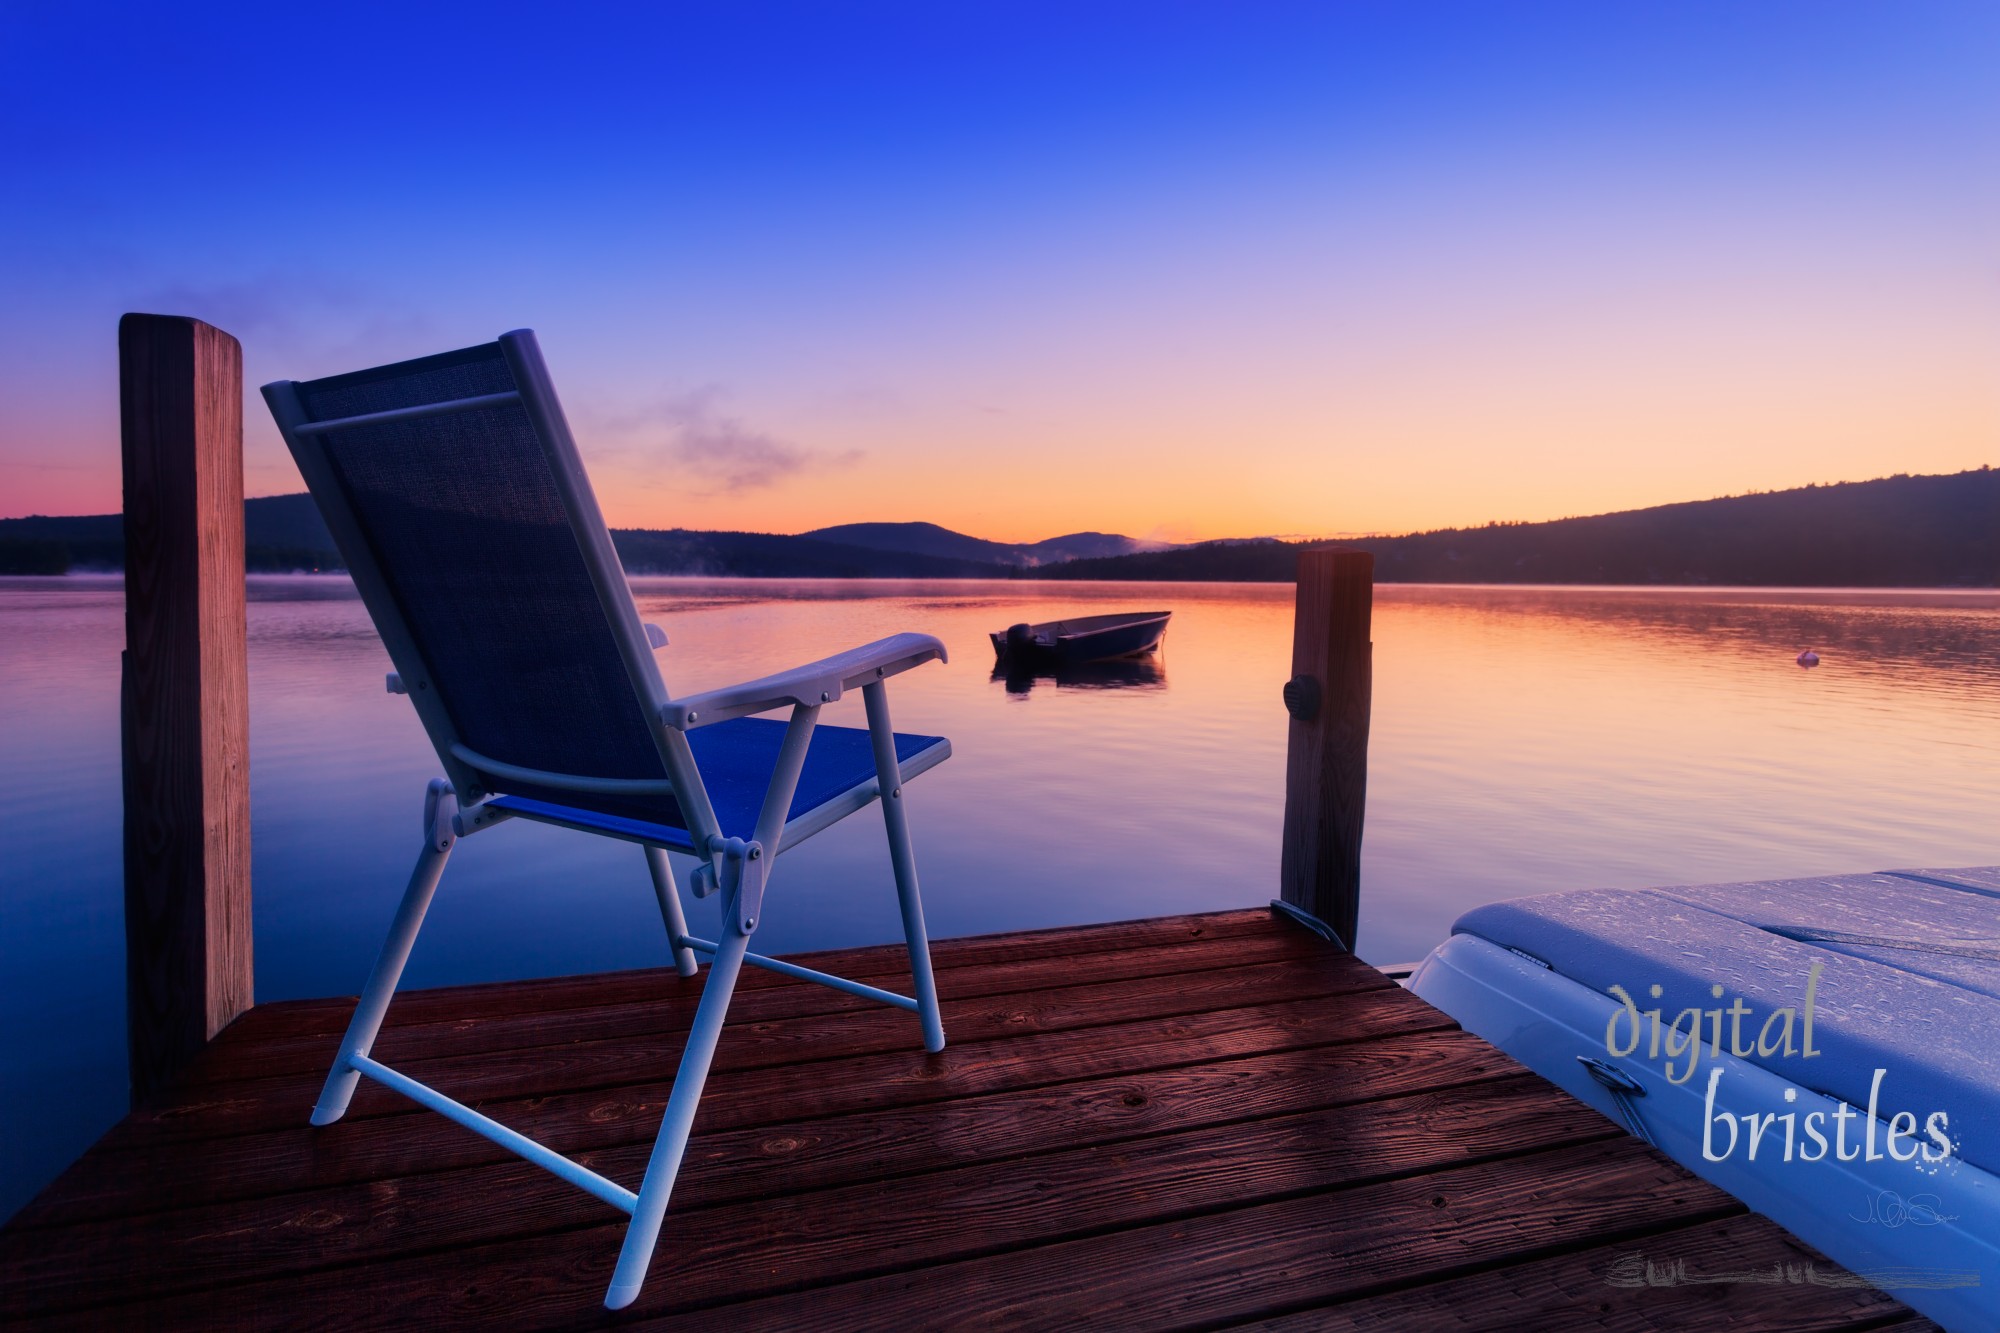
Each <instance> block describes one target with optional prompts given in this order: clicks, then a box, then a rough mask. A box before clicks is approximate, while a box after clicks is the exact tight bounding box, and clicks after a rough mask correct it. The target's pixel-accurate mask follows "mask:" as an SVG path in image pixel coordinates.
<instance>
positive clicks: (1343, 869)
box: [1279, 551, 1375, 949]
mask: <svg viewBox="0 0 2000 1333" xmlns="http://www.w3.org/2000/svg"><path fill="white" fill-rule="evenodd" d="M1374 597H1375V557H1374V556H1372V555H1370V554H1369V553H1368V552H1366V551H1306V552H1303V553H1302V554H1301V555H1300V556H1299V576H1298V603H1297V610H1296V611H1295V612H1294V616H1293V621H1292V679H1291V680H1290V681H1289V682H1288V683H1287V684H1286V686H1285V708H1286V711H1287V712H1289V713H1290V714H1291V718H1292V724H1291V739H1290V743H1289V745H1288V746H1287V749H1286V755H1285V826H1284V828H1285V831H1284V846H1283V851H1282V853H1281V860H1280V868H1279V881H1280V885H1281V889H1280V894H1279V896H1280V898H1281V899H1282V900H1283V901H1284V902H1287V903H1290V904H1291V905H1292V906H1294V907H1297V908H1299V909H1301V910H1303V911H1306V912H1309V913H1311V914H1312V915H1313V916H1315V917H1317V918H1319V919H1320V920H1321V921H1322V922H1324V923H1326V924H1327V925H1329V926H1331V927H1333V929H1334V931H1335V933H1336V934H1338V935H1339V936H1340V942H1341V944H1343V945H1344V946H1345V947H1347V948H1349V949H1352V948H1353V947H1354V932H1355V925H1356V922H1357V919H1358V917H1359V915H1360V909H1361V821H1362V813H1363V810H1364V808H1365V807H1366V805H1367V796H1368V709H1369V699H1370V693H1371V689H1372V656H1373V648H1374V645H1373V644H1372V643H1370V642H1369V638H1368V635H1369V613H1370V611H1371V610H1372V608H1373V603H1374Z"/></svg>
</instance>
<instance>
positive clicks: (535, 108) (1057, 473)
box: [0, 0, 2000, 541]
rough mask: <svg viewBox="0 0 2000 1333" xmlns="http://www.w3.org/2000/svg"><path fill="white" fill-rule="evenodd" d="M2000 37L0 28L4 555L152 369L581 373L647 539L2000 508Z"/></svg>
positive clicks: (157, 22)
mask: <svg viewBox="0 0 2000 1333" xmlns="http://www.w3.org/2000/svg"><path fill="white" fill-rule="evenodd" d="M1996 68H2000V6H1995V5H1993V4H1991V3H1990V0H1964V2H1963V3H1941V2H1939V0H1894V2H1893V3H1892V2H1890V0H1877V2H1876V3H1866V4H1858V3H1847V2H1845V0H1811V2H1810V3H1780V2H1775V0H1774V2H1770V3H1763V2H1759V0H1727V2H1726V3H1706V2H1705V0H1674V2H1673V3H1652V2H1650V0H1631V2H1629V3H1625V2H1621V3H1618V4H1605V3H1602V0H1590V2H1588V3H1544V2H1542V0H1518V2H1517V3H1510V4H1505V5H1500V4H1492V3H1437V2H1435V0H1395V2H1393V3H1388V2H1385V3H1336V2H1335V0H1320V2H1319V3H1314V4H1303V5H1283V4H1261V3H1243V4H1220V3H1217V4H1207V5H1198V4H1181V3H1162V2H1161V0H1153V2H1152V3H1145V4H1129V5H1127V4H1110V3H1105V4H1091V3H1086V4H1078V3H1075V2H1074V0H1071V2H1070V3H1066V4H1060V5H1040V4H1032V3H1011V4H1004V5H1003V4H989V3H977V2H969V3H951V4H936V3H930V4H869V3H853V4H842V5H827V4H802V5H777V4H763V3H756V0H746V2H745V3H734V4H700V5H696V4H671V3H662V4H652V5H645V6H633V7H619V6H614V5H597V6H589V5H577V6H547V5H542V6H533V7H516V6H510V5H508V4H505V3H488V4H481V5H478V6H453V5H449V4H436V5H431V4H409V3H402V4H396V5H379V6H377V5H367V4H342V5H338V6H315V5H312V4H306V3H293V4H284V5H275V4H264V5H259V6H254V7H252V6H235V5H230V4H223V3H215V4H204V5H200V6H164V5H159V4H157V3H151V2H149V3H147V4H144V5H137V4H128V5H93V4H89V3H78V2H72V3H46V2H44V0H13V3H10V4H9V5H8V7H7V11H6V15H5V17H4V18H0V167H4V176H0V180H4V181H5V182H6V193H5V198H4V202H0V364H4V366H5V367H6V369H5V371H4V374H3V375H0V379H3V380H4V392H0V517H7V516H17V515H21V514H29V513H105V512H112V511H115V510H116V509H117V508H118V507H119V469H118V439H117V430H118V412H117V393H116V382H117V355H116V326H117V319H118V316H119V315H120V314H121V313H123V312H124V311H128V310H144V311H152V312H155V313H167V314H185V315H194V316H198V317H200V318H202V319H206V320H208V321H210V322H211V323H214V324H216V325H218V326H219V327H221V328H223V329H226V330H227V331H229V332H230V333H233V334H235V335H236V336H237V337H238V338H240V339H241V340H242V343H243V347H244V373H245V383H246V390H247V397H246V403H245V412H244V421H245V440H244V444H245V455H244V466H245V482H246V488H247V490H248V492H249V493H250V494H253V495H256V494H276V493H282V492H286V491H294V490H299V489H302V487H301V484H300V482H299V480H298V476H297V473H296V471H295V470H294V469H293V468H292V466H291V463H290V461H289V458H288V457H287V455H286V453H285V450H284V447H283V444H282V442H281V441H280V440H279V439H278V436H277V433H276V431H275V429H273V427H272V426H271V424H270V421H269V417H268V414H267V413H266V412H265V410H264V407H263V404H262V401H261V399H259V398H258V396H257V394H256V386H257V385H258V384H261V383H263V382H265V381H268V380H273V379H280V378H284V379H309V378H313V377H316V376H320V375H326V374H333V373H337V372H341V371H346V370H353V369H357V368H360V367H363V366H368V365H375V364H379V363H382V362H387V361H393V360H400V359H403V358H406V357H413V356H420V355H425V354H428V353H432V352H437V351H443V350H446V349H449V348H454V347H461V346H467V345H470V344H474V343H480V342H486V341H490V340H491V339H492V338H493V337H495V336H496V335H498V334H499V333H501V332H503V331H505V330H507V329H511V328H517V327H530V328H533V329H535V330H536V331H537V332H538V334H539V336H540V339H541V343H542V347H543V350H544V352H545V354H546V356H547V358H548V360H549V363H550V365H551V368H552V370H553V372H554V374H555V378H556V383H557V386H558V389H559V391H560V393H561V394H562V397H563V402H564V406H565V409H566V411H567V413H568V415H569V417H570V420H571V423H572V425H573V427H574V429H575V433H576V435H577V436H578V439H579V441H580V443H581V445H582V448H583V451H584V456H585V459H586V461H587V462H588V464H589V466H590V468H591V472H592V476H593V479H594V481H595V485H596V488H597V491H598V495H599V498H600V501H601V502H602V505H603V507H604V509H605V511H606V515H607V517H608V518H609V519H610V520H611V522H612V523H613V524H614V525H617V526H646V527H690V528H727V529H744V530H752V531H766V532H799V531H805V530H809V529H812V528H816V527H820V526H824V525H830V524H836V523H848V522H862V521H900V520H918V519H921V520H928V521H932V522H936V523H941V524H943V525H945V526H947V527H950V528H955V529H958V530H960V531H966V532H971V533H974V534H976V535H979V536H984V537H990V538H995V539H999V540H1013V541H1020V540H1029V541H1032V540H1036V539H1039V538H1043V537H1048V536H1052V535H1055V534H1058V533H1066V532H1071V531H1076V530H1083V529H1096V530H1102V531H1116V532H1124V533H1128V534H1131V535H1134V536H1143V537H1156V538H1163V539H1167V540H1180V541H1186V540H1200V539H1206V538H1215V537H1229V536H1250V535H1286V536H1331V535H1336V534H1350V533H1363V532H1402V531H1410V530H1416V529H1426V528H1436V527H1443V526H1456V525H1464V524H1477V523H1485V522H1488V521H1491V520H1502V521H1515V520H1537V519H1545V518H1555V517H1562V516H1566V515H1573V514H1585V513H1598V512H1605V511H1610V510H1616V509H1629V508H1635V507H1641V506H1645V505H1652V504H1660V503H1667V502H1672V501H1676V500H1688V499H1706V498H1709V497H1711V496H1716V495H1725V494H1739V493H1742V492H1745V491H1750V490H1769V489H1779V488H1784V487H1789V486H1796V485H1803V484H1806V483H1808V482H1830V481H1839V480H1859V479H1865V478H1869V477H1876V476H1883V475H1888V474H1891V473H1897V472H1950V471H1958V470H1961V469H1964V468H1969V467H1978V466H1980V465H1982V464H1989V463H2000V79H1996V78H1995V77H1993V71H1994V70H1995V69H1996Z"/></svg>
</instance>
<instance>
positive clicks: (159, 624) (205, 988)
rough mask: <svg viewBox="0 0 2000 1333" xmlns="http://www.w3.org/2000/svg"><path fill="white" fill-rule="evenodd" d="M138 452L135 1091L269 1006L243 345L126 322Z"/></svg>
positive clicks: (131, 794)
mask: <svg viewBox="0 0 2000 1333" xmlns="http://www.w3.org/2000/svg"><path fill="white" fill-rule="evenodd" d="M118 377H119V408H120V419H121V423H122V428H123V434H124V456H125V658H124V690H123V700H122V703H123V709H122V712H123V718H122V729H123V735H124V763H125V984H126V1014H127V1017H128V1020H129V1028H128V1044H129V1050H130V1056H131V1072H132V1096H133V1100H134V1101H135V1102H136V1101H145V1100H147V1099H149V1098H151V1097H153V1096H154V1095H155V1094H156V1093H158V1092H160V1091H161V1090H163V1089H164V1088H165V1087H166V1086H167V1085H168V1084H170V1083H171V1082H172V1081H173V1079H174V1077H175V1075H176V1074H178V1072H179V1071H180V1070H181V1068H182V1067H183V1066H184V1065H186V1064H187V1062H188V1061H189V1060H190V1059H192V1058H193V1056H194V1055H195V1053H196V1052H198V1051H200V1050H201V1048H202V1047H203V1046H204V1045H205V1044H206V1043H207V1042H208V1040H209V1038H211V1037H213V1036H214V1035H215V1034H216V1033H217V1032H219V1031H221V1030H222V1028H223V1027H224V1026H225V1025H227V1024H228V1023H229V1021H230V1020H231V1019H233V1018H235V1017H236V1016H237V1015H238V1014H240V1013H242V1012H243V1011H244V1010H245V1009H248V1008H249V1007H250V1005H251V954H250V934H251V932H250V781H249V778H250V702H249V679H248V673H247V671H246V668H245V662H244V608H243V349H242V348H241V347H240V346H239V345H238V344H237V341H236V339H234V338H232V337H230V336H229V335H228V334H226V333H224V332H222V331H221V330H220V329H216V328H211V327H210V326H208V325H207V324H204V323H202V322H201V321H200V320H197V319H186V318H182V317H179V316H173V315H127V316H125V317H124V318H123V319H121V320H119V321H118Z"/></svg>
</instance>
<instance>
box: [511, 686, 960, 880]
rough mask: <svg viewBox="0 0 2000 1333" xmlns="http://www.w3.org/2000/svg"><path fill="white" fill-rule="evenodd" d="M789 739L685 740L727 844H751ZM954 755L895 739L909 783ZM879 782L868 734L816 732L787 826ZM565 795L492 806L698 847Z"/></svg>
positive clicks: (728, 728)
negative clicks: (559, 798)
mask: <svg viewBox="0 0 2000 1333" xmlns="http://www.w3.org/2000/svg"><path fill="white" fill-rule="evenodd" d="M784 738H785V724H784V723H783V722H776V721H772V720H769V719H766V718H752V717H745V718H737V719H736V720H734V721H731V722H719V723H717V724H716V725H714V726H712V727H703V728H700V729H699V730H696V731H691V732H689V733H688V744H689V745H690V747H692V749H693V750H694V761H695V764H696V766H697V767H698V768H700V770H701V780H702V783H703V785H704V786H706V787H707V788H708V799H709V801H710V802H711V803H712V804H713V805H714V807H715V817H716V820H717V822H719V823H720V824H721V825H722V832H723V836H725V837H731V838H744V839H748V838H749V837H751V836H752V834H753V833H754V832H755V830H756V827H757V816H758V814H759V812H760V811H761V809H762V807H763V803H764V791H765V788H766V787H768V786H769V785H770V782H771V773H772V771H773V770H774V769H775V768H776V767H777V765H778V748H779V746H780V745H781V744H782V743H783V741H784ZM950 754H951V744H950V742H948V741H947V740H945V738H944V737H942V736H915V735H906V734H904V733H903V732H900V731H899V732H897V733H896V762H897V765H898V766H899V767H900V768H901V769H902V773H903V777H904V778H905V779H906V780H907V779H909V778H913V777H915V776H916V775H917V774H919V773H921V772H923V771H925V770H926V769H929V768H933V767H935V766H936V765H938V764H939V763H941V762H943V761H944V760H945V759H946V758H947V757H949V756H950ZM874 782H875V752H874V750H873V748H872V747H871V746H870V744H869V740H868V732H867V730H866V729H865V728H861V727H826V726H821V727H815V728H814V729H813V738H812V746H811V748H809V749H808V750H807V751H806V763H805V769H804V771H803V772H801V773H800V775H799V785H798V790H797V791H796V792H795V793H794V794H793V796H792V808H791V811H790V813H789V815H788V816H787V818H786V823H787V826H792V825H796V824H798V823H799V822H800V821H801V820H805V819H807V817H808V816H811V815H813V814H814V813H815V812H818V813H821V814H823V815H826V816H828V818H826V819H825V820H824V821H812V822H813V825H814V827H812V828H809V829H807V830H806V832H816V831H817V829H818V828H820V827H824V825H825V824H827V823H831V822H833V819H836V818H838V817H839V816H840V815H842V814H846V813H849V812H850V811H851V810H852V809H856V808H859V806H860V805H861V804H863V803H865V802H864V800H854V799H853V798H855V796H856V794H857V793H858V792H860V791H861V790H862V789H864V788H871V787H872V786H873V785H874ZM565 795H566V797H567V799H566V800H565V801H564V802H562V803H560V804H558V803H556V802H554V801H549V800H544V799H538V798H534V797H527V796H496V797H494V798H493V799H492V800H491V801H489V802H487V804H488V805H491V806H492V807H494V808H495V809H500V810H507V811H510V812H512V813H514V814H516V815H520V816H523V817H525V818H528V819H537V820H541V821H544V822H546V823H551V824H562V825H566V826H568V827H571V828H580V829H587V830H589V831H591V832H593V833H604V834H609V835H610V836H612V837H615V838H625V839H628V840H630V841H633V842H645V843H652V844H654V845H656V846H661V847H668V848H672V849H674V850H676V851H682V852H692V851H693V850H694V841H693V839H692V838H690V837H689V836H688V832H687V830H686V829H684V828H681V827H680V826H679V824H678V822H675V823H663V822H655V821H651V820H645V819H638V818H634V817H632V816H631V815H630V814H621V813H618V812H617V810H616V809H615V806H617V805H623V804H625V803H624V802H618V801H609V800H607V801H600V800H599V799H598V798H595V797H593V796H592V794H590V793H588V792H574V793H566V794H565ZM843 798H848V799H849V800H851V801H852V802H853V803H852V804H851V805H846V806H845V807H844V808H841V809H838V810H834V809H829V807H833V806H835V805H836V804H837V803H842V802H843ZM668 804H669V805H670V804H671V802H668ZM593 807H596V808H593Z"/></svg>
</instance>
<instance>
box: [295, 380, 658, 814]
mask: <svg viewBox="0 0 2000 1333" xmlns="http://www.w3.org/2000/svg"><path fill="white" fill-rule="evenodd" d="M519 387H520V386H518V385H517V384H515V382H514V375H513V372H512V370H511V369H510V368H509V367H508V364H507V360H506V357H505V356H504V354H503V353H502V351H501V348H500V345H499V344H498V343H489V344H487V345H486V346H483V347H472V348H467V349H466V350H464V351H462V352H447V353H445V354H444V355H442V356H434V357H426V358H424V359H423V360H420V361H406V362H402V363H400V364H398V365H392V366H383V367H380V368H379V369H375V370H364V371H357V372H356V373H354V374H351V375H337V376H334V377H332V378H330V379H323V380H314V381H312V382H310V383H305V384H300V385H298V386H297V388H298V395H299V401H300V403H301V404H302V405H303V407H304V408H305V411H306V414H307V416H309V417H310V418H311V419H312V420H315V421H327V420H332V419H334V418H338V417H349V416H357V415H361V414H364V413H372V412H382V411H387V410H389V409H392V408H401V407H415V406H421V405H425V404H430V403H438V402H447V401H451V400H455V399H459V398H469V397H474V396H477V395H482V394H495V393H506V392H509V391H513V390H516V389H518V388H519ZM319 440H320V443H321V447H323V448H324V450H325V453H326V457H327V460H328V463H329V465H330V471H331V472H332V474H333V476H334V479H335V482H336V484H337V485H338V486H339V487H340V489H341V492H342V495H343V497H344V498H345V500H346V502H347V505H348V507H349V509H350V510H351V511H352V512H353V514H354V518H355V522H356V525H357V526H358V527H359V528H360V530H361V534H362V537H363V538H364V539H365V540H366V542H367V543H368V546H369V550H370V554H371V555H372V556H373V560H374V563H375V565H376V566H377V567H378V568H379V570H380V571H381V575H382V578H383V581H384V582H385V583H386V584H387V586H388V588H389V591H390V595H391V596H392V597H393V598H394V600H395V603H396V605H395V610H396V612H397V613H398V614H399V615H400V617H401V619H402V621H403V624H404V626H405V627H406V628H407V629H408V631H409V634H410V637H411V638H412V639H413V640H414V641H415V643H416V646H417V651H418V652H419V653H420V654H421V655H422V657H423V660H424V662H425V664H426V665H427V666H428V667H429V668H430V675H431V685H432V687H433V688H435V689H436V690H437V692H438V698H439V699H440V701H441V702H442V703H443V704H444V707H445V710H446V712H447V713H448V714H449V715H450V717H451V720H452V723H453V725H454V726H455V727H456V728H457V730H458V735H459V739H460V740H461V741H462V742H463V743H464V744H465V745H467V746H469V747H470V748H472V749H473V750H475V751H477V752H479V753H480V754H483V755H486V756H488V757H490V758H492V759H495V760H498V761H500V762H502V763H508V764H517V765H520V766H522V767H526V768H538V769H545V770H551V771H554V772H559V773H571V774H577V775H582V776H589V777H606V778H650V779H658V778H664V777H665V776H666V772H665V766H664V765H663V764H662V763H661V760H660V755H659V751H658V749H657V747H656V746H655V744H654V742H653V739H652V735H651V733H650V731H649V730H648V728H647V725H646V720H645V717H644V715H643V713H642V712H641V708H640V703H639V696H638V694H637V692H636V691H635V690H634V689H633V686H632V681H631V678H630V677H629V676H628V675H627V674H626V671H625V667H624V663H623V662H622V660H621V659H620V657H619V655H618V649H617V645H616V642H615V640H614V639H613V638H612V634H611V627H610V623H609V621H608V620H607V619H606V617H605V612H604V608H603V606H602V604H601V603H600V602H599V601H598V597H597V592H596V589H595V588H594V587H593V585H592V583H591V580H590V574H589V572H588V570H587V569H586V568H585V566H584V562H583V556H582V553H581V552H580V551H579V550H578V547H577V540H576V535H575V533H574V532H573V531H572V529H571V525H570V516H569V513H568V511H567V510H566V509H565V508H564V506H563V502H562V497H561V494H560V493H559V492H558V491H557V489H556V482H555V476H554V473H553V471H552V470H551V466H550V462H549V457H548V454H547V452H546V451H545V450H544V448H543V445H542V441H541V439H540V437H539V435H538V434H537V432H536V430H535V427H534V425H533V424H532V422H531V421H530V419H529V416H528V413H527V410H526V409H525V408H524V407H523V406H522V405H521V404H520V403H518V402H514V403H507V404H503V405H501V406H497V407H482V408H476V409H472V410H469V411H459V412H452V413H447V414H444V415H440V416H430V417H420V418H416V419H414V420H408V421H396V422H384V423H379V424H375V425H368V426H356V427H350V428H346V429H342V430H337V431H329V432H326V433H324V434H322V435H320V436H319ZM371 610H373V608H371ZM378 618H379V613H378ZM492 790H496V791H515V792H522V793H524V794H526V793H525V789H524V788H523V787H522V784H519V783H508V782H502V781H498V780H494V781H493V782H492ZM550 796H551V799H564V798H563V797H561V796H559V795H556V794H553V793H552V794H550ZM572 799H573V798H572ZM595 803H596V802H593V804H595ZM620 804H621V805H622V804H625V803H624V802H620ZM639 804H641V805H644V806H646V807H649V810H648V817H650V818H654V819H659V818H661V817H662V816H663V815H665V814H666V813H667V812H668V811H669V810H671V807H672V805H673V802H672V800H671V798H654V799H652V800H648V801H642V802H639ZM663 807H664V808H663ZM635 813H636V811H635ZM674 822H675V823H678V822H679V821H678V819H675V820H674Z"/></svg>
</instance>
